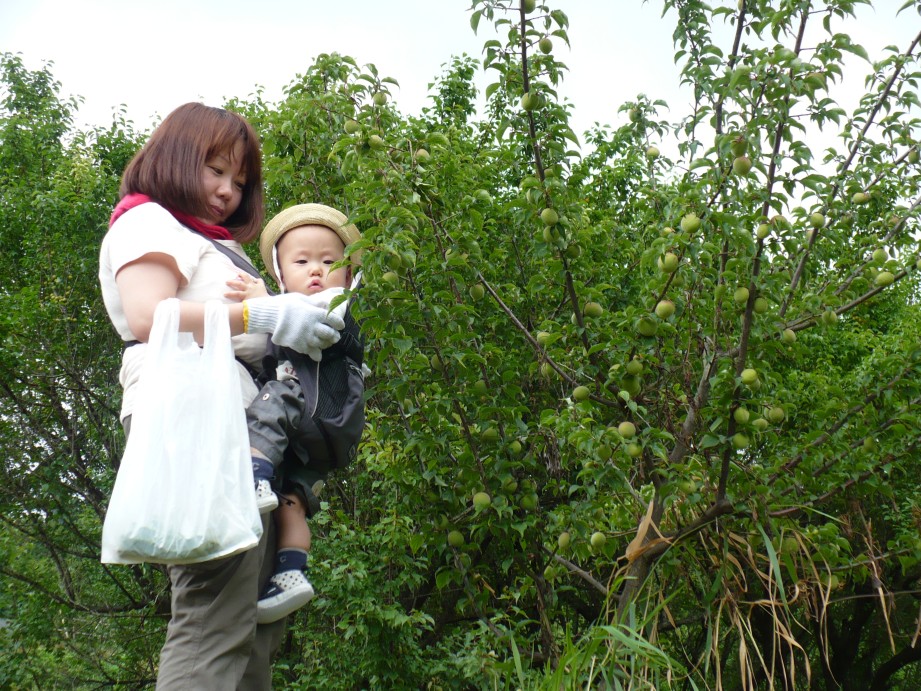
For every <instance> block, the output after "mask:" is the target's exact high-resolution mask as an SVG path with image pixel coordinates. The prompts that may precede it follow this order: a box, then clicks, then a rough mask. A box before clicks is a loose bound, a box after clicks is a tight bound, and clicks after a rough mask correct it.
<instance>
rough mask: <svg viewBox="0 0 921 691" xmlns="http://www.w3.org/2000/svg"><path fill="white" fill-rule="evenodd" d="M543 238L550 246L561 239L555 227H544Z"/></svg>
mask: <svg viewBox="0 0 921 691" xmlns="http://www.w3.org/2000/svg"><path fill="white" fill-rule="evenodd" d="M541 237H542V238H543V240H544V242H546V243H547V244H548V245H552V244H553V243H555V242H556V241H557V240H559V239H560V234H559V232H557V229H556V228H554V227H553V226H544V229H543V231H542V232H541Z"/></svg>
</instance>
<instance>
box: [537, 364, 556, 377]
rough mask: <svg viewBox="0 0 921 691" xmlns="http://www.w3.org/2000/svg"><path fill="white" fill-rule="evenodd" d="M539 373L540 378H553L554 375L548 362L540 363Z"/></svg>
mask: <svg viewBox="0 0 921 691" xmlns="http://www.w3.org/2000/svg"><path fill="white" fill-rule="evenodd" d="M540 373H541V376H543V377H545V378H547V379H549V378H550V377H552V376H553V374H554V369H553V367H552V366H551V365H550V363H549V362H542V363H541V364H540Z"/></svg>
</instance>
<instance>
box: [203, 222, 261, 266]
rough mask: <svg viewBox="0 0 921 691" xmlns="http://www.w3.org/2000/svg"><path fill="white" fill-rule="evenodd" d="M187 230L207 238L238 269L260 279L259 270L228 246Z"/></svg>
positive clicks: (205, 236)
mask: <svg viewBox="0 0 921 691" xmlns="http://www.w3.org/2000/svg"><path fill="white" fill-rule="evenodd" d="M186 227H188V226H186ZM189 230H191V231H192V232H193V233H195V234H196V235H201V237H203V238H205V240H208V241H209V242H211V244H212V245H214V248H215V249H216V250H218V251H219V252H220V253H221V254H224V255H226V256H227V258H228V259H230V261H232V262H233V263H234V266H236V267H237V268H238V269H243V271H245V272H246V273H248V274H249V275H250V276H255V277H256V278H260V279H261V278H262V276H260V275H259V270H258V269H257V268H256V267H255V266H253V265H252V264H250V263H249V262H248V261H246V260H245V259H244V258H243V257H241V256H240V255H239V254H237V253H236V252H234V251H233V250H232V249H230V248H229V247H225V246H224V245H222V244H221V243H219V242H218V241H217V240H215V239H214V238H209V237H208V236H207V235H205V234H204V233H199V232H198V231H197V230H194V229H193V228H189Z"/></svg>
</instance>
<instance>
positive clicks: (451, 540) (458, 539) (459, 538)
mask: <svg viewBox="0 0 921 691" xmlns="http://www.w3.org/2000/svg"><path fill="white" fill-rule="evenodd" d="M464 542H465V540H464V534H463V533H462V532H461V531H459V530H452V531H451V532H450V533H448V544H449V545H451V547H455V548H456V547H463V546H464Z"/></svg>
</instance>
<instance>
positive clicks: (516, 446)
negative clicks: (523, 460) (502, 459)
mask: <svg viewBox="0 0 921 691" xmlns="http://www.w3.org/2000/svg"><path fill="white" fill-rule="evenodd" d="M521 449H522V447H521V442H520V441H518V440H517V439H513V440H512V443H511V444H509V445H508V450H509V451H511V453H512V455H513V456H517V455H518V454H520V453H521Z"/></svg>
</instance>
